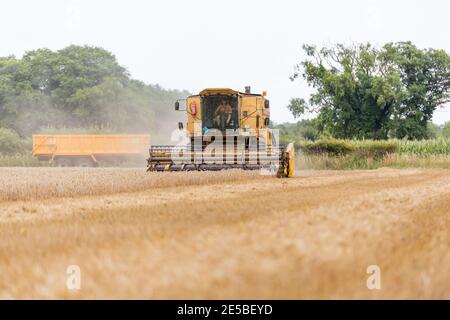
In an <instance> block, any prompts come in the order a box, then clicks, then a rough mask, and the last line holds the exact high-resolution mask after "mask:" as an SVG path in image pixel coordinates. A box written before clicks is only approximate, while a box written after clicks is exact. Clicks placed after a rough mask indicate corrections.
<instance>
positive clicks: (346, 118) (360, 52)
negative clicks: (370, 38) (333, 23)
mask: <svg viewBox="0 0 450 320" xmlns="http://www.w3.org/2000/svg"><path fill="white" fill-rule="evenodd" d="M303 50H304V53H305V56H306V58H304V59H303V61H301V62H300V63H299V64H297V65H296V67H295V72H294V74H292V75H291V80H292V81H296V80H298V79H303V80H305V81H306V82H307V84H308V85H309V86H310V87H312V88H313V90H314V92H313V93H312V94H311V95H310V97H309V99H308V101H306V100H305V99H304V98H293V99H291V101H290V104H289V106H288V109H289V110H290V111H291V112H292V114H293V115H294V117H300V116H302V115H304V114H305V113H308V112H312V113H314V114H316V115H317V117H316V119H314V122H313V123H309V125H311V124H312V125H313V127H314V128H315V129H316V130H317V131H318V132H319V133H320V134H328V135H331V136H333V137H335V138H342V139H355V138H356V139H388V138H399V139H405V138H406V139H426V138H432V137H433V135H436V134H437V133H438V132H439V128H436V127H433V125H432V124H431V120H432V117H433V114H434V112H435V111H436V109H438V108H440V107H442V106H445V105H446V104H447V103H450V56H449V55H448V53H447V52H446V51H444V50H439V49H420V48H418V47H416V46H415V45H414V44H412V43H411V42H399V43H388V44H386V45H384V46H383V47H380V48H378V47H374V46H372V45H371V44H359V45H352V46H346V45H342V44H337V45H334V46H330V47H323V48H318V47H316V46H313V45H304V46H303ZM447 130H448V129H447V127H445V128H442V132H444V133H445V132H446V131H447Z"/></svg>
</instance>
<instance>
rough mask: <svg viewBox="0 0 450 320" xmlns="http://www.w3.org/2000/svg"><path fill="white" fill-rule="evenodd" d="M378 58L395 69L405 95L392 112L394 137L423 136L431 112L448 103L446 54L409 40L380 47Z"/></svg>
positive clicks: (448, 61) (449, 63) (449, 76)
mask: <svg viewBox="0 0 450 320" xmlns="http://www.w3.org/2000/svg"><path fill="white" fill-rule="evenodd" d="M382 61H384V62H385V63H393V64H394V65H395V67H396V68H397V69H398V70H399V73H400V76H401V80H402V85H403V88H404V90H405V91H406V96H405V98H404V99H403V101H402V104H401V105H400V106H399V107H398V110H396V112H395V116H394V118H393V122H392V129H393V130H392V133H393V135H394V136H395V137H398V138H403V137H408V138H427V124H428V123H429V122H430V121H431V119H432V117H433V113H434V111H435V110H436V109H437V108H438V107H439V106H442V105H444V104H446V103H447V102H450V56H449V55H448V54H447V53H446V52H445V51H444V50H435V49H425V50H421V49H419V48H417V47H416V46H415V45H413V44H412V43H411V42H399V43H389V44H386V45H385V46H384V50H383V52H382Z"/></svg>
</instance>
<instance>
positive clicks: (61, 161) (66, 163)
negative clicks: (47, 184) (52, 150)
mask: <svg viewBox="0 0 450 320" xmlns="http://www.w3.org/2000/svg"><path fill="white" fill-rule="evenodd" d="M55 165H56V166H57V167H72V159H70V158H56V159H55Z"/></svg>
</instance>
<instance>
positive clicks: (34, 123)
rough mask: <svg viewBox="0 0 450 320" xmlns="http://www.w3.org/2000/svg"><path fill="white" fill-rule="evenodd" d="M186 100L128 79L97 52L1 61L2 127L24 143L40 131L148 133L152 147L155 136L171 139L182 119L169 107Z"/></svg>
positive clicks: (72, 49) (75, 49)
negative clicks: (96, 128)
mask: <svg viewBox="0 0 450 320" xmlns="http://www.w3.org/2000/svg"><path fill="white" fill-rule="evenodd" d="M188 94H189V93H188V92H181V91H177V90H164V89H163V88H161V87H159V86H158V85H147V84H145V83H143V82H140V81H136V80H134V79H132V78H131V77H130V75H129V74H128V72H127V71H126V69H125V68H124V67H123V66H121V65H120V64H119V63H118V62H117V60H116V58H115V56H114V55H113V54H112V53H110V52H108V51H106V50H104V49H102V48H98V47H89V46H69V47H67V48H64V49H62V50H59V51H51V50H49V49H38V50H32V51H28V52H26V53H25V54H24V56H23V57H22V59H17V58H15V57H13V56H10V57H4V58H0V127H5V128H11V129H13V130H15V131H16V132H17V133H19V134H20V135H21V136H22V137H28V136H30V135H31V134H32V133H35V132H38V131H39V130H40V128H54V129H55V130H57V129H58V128H74V127H75V128H83V127H84V128H88V129H89V130H92V128H93V127H98V128H102V129H106V130H107V131H109V132H121V133H127V132H130V133H131V132H144V133H151V134H152V135H153V137H152V140H153V141H155V140H158V139H156V138H155V136H156V135H157V134H159V135H160V136H161V137H165V136H170V135H169V133H170V132H171V130H172V129H173V128H175V127H176V123H177V121H178V120H181V118H177V117H181V116H182V115H181V113H178V114H176V113H175V112H174V111H173V108H172V106H173V102H174V101H175V100H176V99H179V98H181V97H184V96H186V95H188ZM155 115H158V121H154V118H155ZM168 123H170V125H167V124H168Z"/></svg>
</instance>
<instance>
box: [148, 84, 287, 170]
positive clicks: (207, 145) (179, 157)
mask: <svg viewBox="0 0 450 320" xmlns="http://www.w3.org/2000/svg"><path fill="white" fill-rule="evenodd" d="M175 110H177V111H184V112H186V114H187V124H186V129H185V128H184V124H183V123H181V122H180V123H179V124H178V130H176V131H175V132H174V137H175V138H178V140H179V141H178V143H177V145H175V146H151V147H150V158H149V159H148V171H203V170H223V169H235V168H239V169H244V170H265V171H264V172H268V173H275V174H277V176H279V177H291V176H293V174H294V155H295V154H294V147H293V144H292V143H290V144H288V145H287V146H282V145H279V144H278V135H277V134H276V132H275V131H274V130H272V129H270V128H268V126H269V122H270V120H269V119H270V104H269V100H267V99H266V94H265V93H263V94H253V93H251V92H250V87H246V88H245V92H238V91H234V90H231V89H224V88H220V89H217V88H216V89H205V90H203V91H201V92H200V93H199V94H198V95H192V96H189V97H188V98H187V99H182V100H179V101H177V102H176V103H175Z"/></svg>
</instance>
